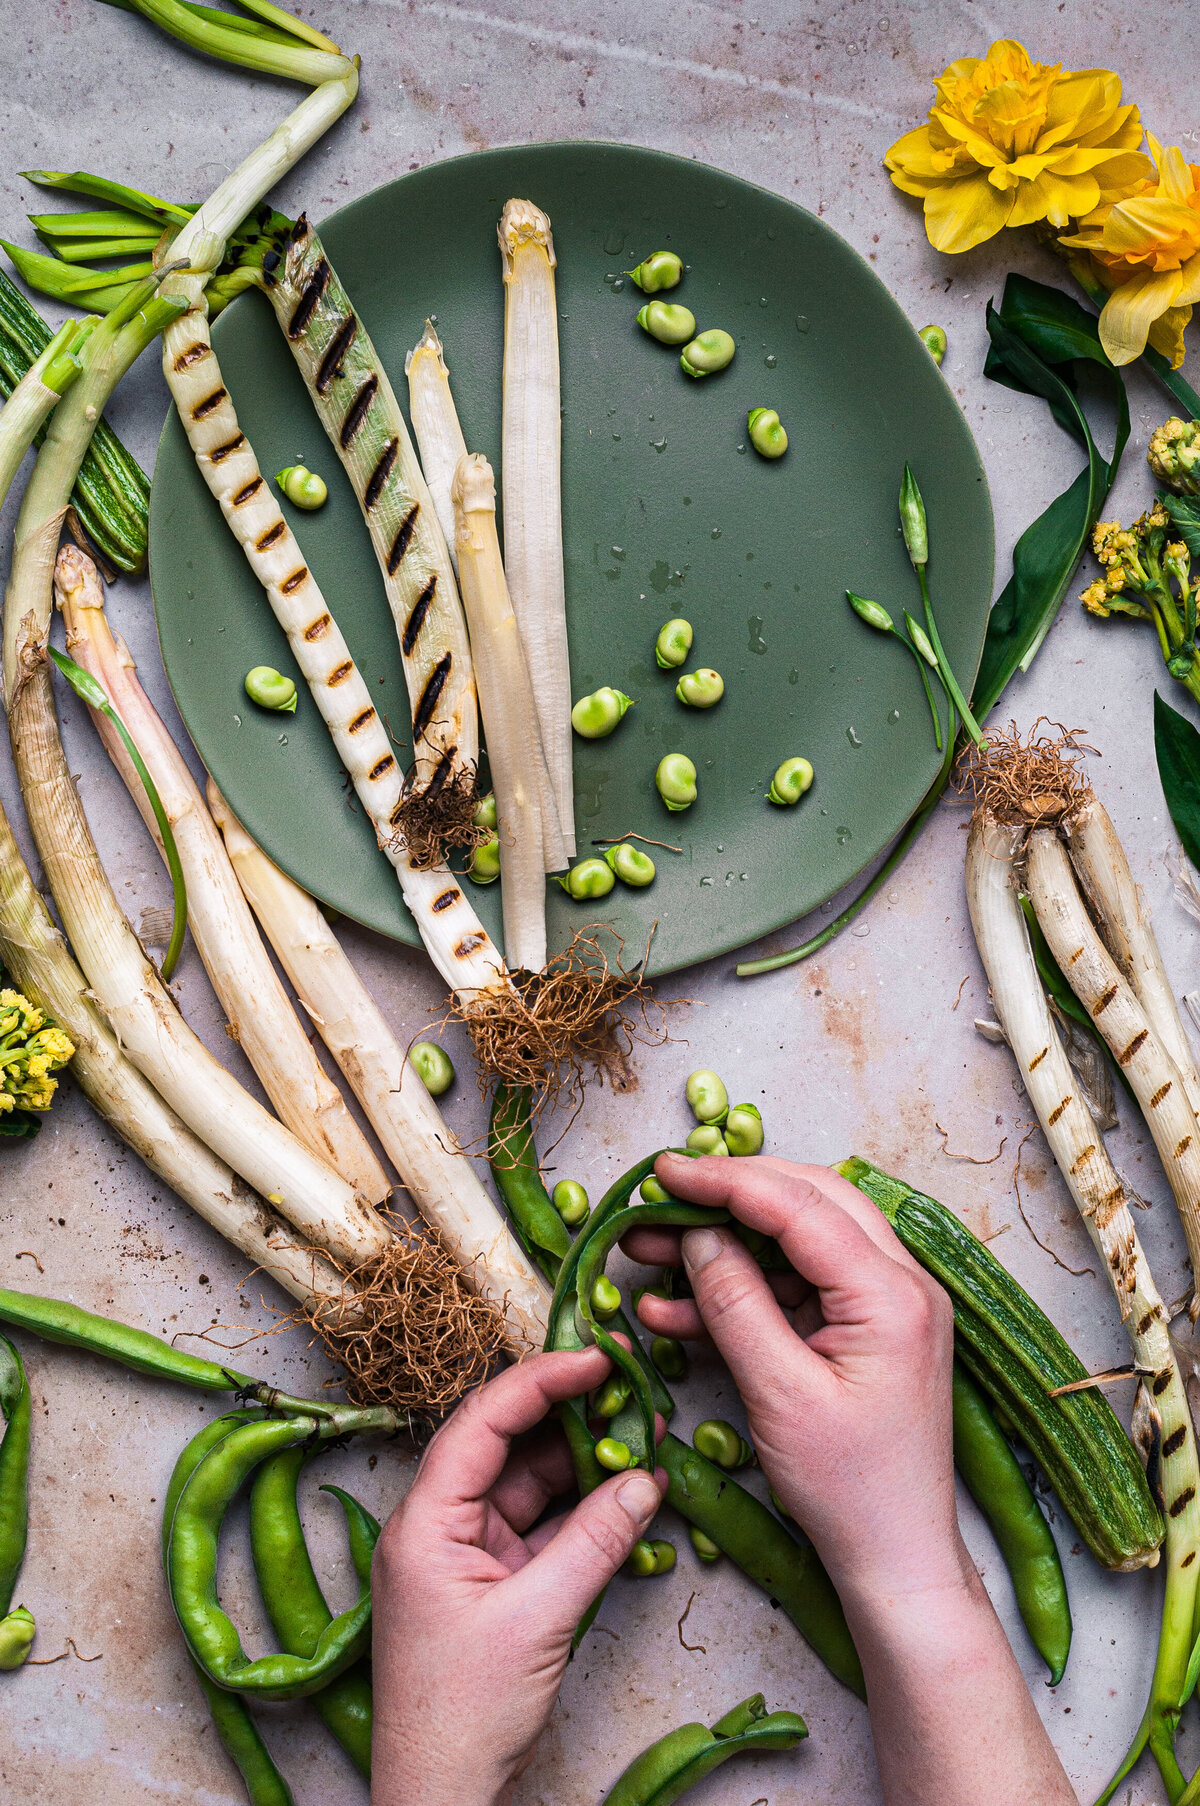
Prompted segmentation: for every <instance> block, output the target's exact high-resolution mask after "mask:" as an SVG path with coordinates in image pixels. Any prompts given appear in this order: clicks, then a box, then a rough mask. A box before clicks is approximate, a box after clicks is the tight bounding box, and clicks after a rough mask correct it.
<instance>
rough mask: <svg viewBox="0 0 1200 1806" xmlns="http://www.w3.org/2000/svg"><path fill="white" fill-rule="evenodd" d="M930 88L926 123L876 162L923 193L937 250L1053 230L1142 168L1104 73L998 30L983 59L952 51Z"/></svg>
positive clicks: (1113, 193)
mask: <svg viewBox="0 0 1200 1806" xmlns="http://www.w3.org/2000/svg"><path fill="white" fill-rule="evenodd" d="M934 88H935V89H936V91H937V99H936V100H935V102H934V104H933V106H932V107H931V108H930V109H929V123H928V124H927V125H923V126H919V127H918V128H917V130H916V131H914V132H908V133H906V134H905V136H904V137H903V138H899V139H897V141H896V143H895V144H893V145H892V147H891V149H890V150H889V151H888V153H887V156H886V157H885V158H884V163H885V165H886V166H887V168H888V169H889V170H890V171H891V177H892V181H893V182H894V183H895V184H896V186H897V188H901V189H903V190H904V192H905V194H914V195H918V196H919V197H920V198H921V199H922V200H923V201H924V203H925V230H926V232H927V233H928V234H929V242H930V243H931V244H932V245H933V246H934V247H935V248H936V249H937V250H939V251H969V250H970V249H971V248H972V246H973V245H978V244H982V243H983V241H984V240H985V239H988V238H993V237H994V236H995V234H996V233H997V232H999V231H1000V229H1001V228H1002V227H1003V226H1029V225H1033V224H1034V223H1035V222H1036V221H1039V220H1046V221H1048V222H1049V224H1050V225H1051V226H1054V227H1055V228H1057V229H1060V230H1061V229H1062V228H1063V227H1065V226H1067V225H1068V224H1069V222H1070V221H1071V220H1072V219H1079V218H1081V217H1082V216H1083V215H1084V214H1091V213H1093V212H1094V211H1095V210H1096V209H1097V208H1099V207H1101V206H1104V205H1111V204H1112V203H1113V202H1116V201H1120V200H1122V199H1123V198H1124V197H1125V196H1126V195H1130V194H1133V193H1134V192H1135V191H1136V190H1137V189H1138V188H1140V187H1141V186H1142V184H1143V183H1144V182H1145V180H1146V179H1147V177H1148V176H1149V175H1150V173H1151V171H1150V165H1149V160H1148V159H1147V158H1146V157H1144V156H1141V155H1139V154H1138V146H1139V145H1140V143H1141V141H1142V126H1141V122H1140V120H1139V117H1138V110H1137V108H1136V107H1135V106H1122V104H1121V80H1120V77H1119V76H1117V75H1114V74H1113V73H1112V71H1111V70H1108V69H1080V70H1077V71H1075V72H1074V73H1072V72H1071V71H1070V70H1065V69H1063V68H1062V66H1061V64H1057V63H1056V64H1054V65H1053V66H1051V65H1049V64H1047V63H1035V62H1033V61H1031V59H1030V57H1029V54H1028V52H1027V51H1026V50H1025V49H1024V47H1023V46H1022V45H1020V44H1018V43H1017V42H1016V41H1015V39H1013V38H1001V39H999V40H998V41H997V42H996V43H995V44H993V45H992V47H991V49H990V50H989V51H988V53H987V55H986V57H977V56H964V57H959V58H958V60H957V61H956V62H953V63H951V64H950V66H949V68H948V69H946V70H945V71H944V73H943V74H942V75H940V76H939V77H938V78H937V80H936V81H935V82H934Z"/></svg>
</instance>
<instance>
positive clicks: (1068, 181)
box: [1008, 170, 1097, 226]
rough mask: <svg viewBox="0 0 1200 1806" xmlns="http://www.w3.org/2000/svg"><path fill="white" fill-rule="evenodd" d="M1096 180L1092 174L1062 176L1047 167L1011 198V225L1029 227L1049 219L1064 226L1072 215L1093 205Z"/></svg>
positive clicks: (1022, 185)
mask: <svg viewBox="0 0 1200 1806" xmlns="http://www.w3.org/2000/svg"><path fill="white" fill-rule="evenodd" d="M1096 193H1097V190H1096V183H1095V181H1094V179H1093V178H1092V177H1091V176H1075V177H1071V178H1064V177H1062V176H1058V175H1055V174H1054V173H1053V172H1052V171H1051V170H1046V171H1044V172H1043V174H1042V175H1040V176H1038V177H1037V179H1036V180H1035V181H1033V182H1023V183H1022V184H1021V186H1020V188H1019V189H1018V191H1017V193H1016V195H1015V197H1014V199H1013V210H1012V212H1011V213H1010V215H1009V218H1008V223H1009V225H1010V226H1031V225H1033V224H1034V222H1035V221H1036V220H1040V219H1044V220H1049V222H1050V224H1051V225H1052V226H1065V225H1066V223H1067V221H1068V220H1069V219H1070V218H1071V216H1072V214H1075V213H1079V212H1082V211H1086V210H1087V209H1088V208H1089V207H1092V206H1094V205H1095V200H1096Z"/></svg>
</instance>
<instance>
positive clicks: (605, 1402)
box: [592, 1373, 633, 1417]
mask: <svg viewBox="0 0 1200 1806" xmlns="http://www.w3.org/2000/svg"><path fill="white" fill-rule="evenodd" d="M632 1391H633V1387H632V1386H631V1385H630V1384H629V1381H628V1380H627V1379H626V1378H625V1375H624V1374H623V1373H614V1374H612V1375H611V1376H610V1377H609V1378H608V1379H607V1380H605V1382H604V1384H603V1386H601V1388H600V1390H599V1391H598V1392H597V1393H596V1394H595V1395H594V1397H593V1399H592V1408H593V1410H594V1411H595V1413H596V1416H597V1417H615V1416H616V1415H617V1412H618V1411H620V1410H622V1409H623V1408H624V1406H625V1405H626V1404H628V1402H629V1394H630V1393H631V1392H632Z"/></svg>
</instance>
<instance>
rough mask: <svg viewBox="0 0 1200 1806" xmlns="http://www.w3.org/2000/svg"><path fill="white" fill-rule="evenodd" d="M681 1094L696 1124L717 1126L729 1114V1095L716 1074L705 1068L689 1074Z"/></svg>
mask: <svg viewBox="0 0 1200 1806" xmlns="http://www.w3.org/2000/svg"><path fill="white" fill-rule="evenodd" d="M683 1094H684V1096H685V1097H686V1098H687V1101H688V1104H689V1106H690V1108H691V1112H692V1115H693V1116H694V1117H695V1118H696V1121H697V1122H714V1123H718V1124H719V1123H723V1122H724V1121H725V1118H726V1116H727V1115H728V1114H729V1093H728V1091H726V1089H725V1086H724V1085H723V1084H722V1082H721V1080H720V1078H719V1077H718V1076H717V1074H716V1073H715V1072H710V1071H709V1070H708V1069H707V1067H701V1068H700V1070H699V1071H698V1072H689V1074H688V1077H687V1084H686V1085H685V1086H684V1092H683Z"/></svg>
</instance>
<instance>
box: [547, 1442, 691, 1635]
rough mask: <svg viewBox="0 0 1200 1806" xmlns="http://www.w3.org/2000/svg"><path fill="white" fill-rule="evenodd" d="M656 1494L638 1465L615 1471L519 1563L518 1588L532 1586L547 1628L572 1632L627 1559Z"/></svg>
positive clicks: (659, 1493) (658, 1502)
mask: <svg viewBox="0 0 1200 1806" xmlns="http://www.w3.org/2000/svg"><path fill="white" fill-rule="evenodd" d="M662 1499H663V1489H661V1488H660V1486H659V1483H658V1481H657V1479H656V1478H655V1477H654V1476H653V1475H652V1474H648V1473H646V1471H645V1469H644V1468H633V1469H630V1471H629V1472H627V1473H624V1474H615V1475H614V1476H613V1478H612V1479H611V1480H606V1481H605V1482H604V1484H603V1485H602V1486H598V1487H597V1488H596V1490H595V1492H591V1493H589V1494H588V1495H587V1497H586V1498H585V1499H581V1500H580V1502H579V1504H578V1505H576V1507H575V1509H574V1510H573V1511H572V1512H570V1513H569V1514H568V1516H567V1517H566V1518H565V1519H564V1520H563V1524H562V1528H561V1529H560V1530H559V1531H558V1532H557V1534H556V1535H555V1536H553V1537H551V1539H550V1541H549V1542H548V1543H547V1544H546V1546H545V1548H544V1549H541V1550H539V1552H538V1554H537V1555H535V1556H534V1558H533V1560H532V1561H531V1562H529V1563H527V1565H526V1566H525V1567H524V1568H522V1569H521V1572H520V1576H519V1578H520V1581H521V1585H522V1589H523V1590H524V1589H525V1588H531V1589H533V1590H534V1591H535V1592H536V1594H537V1599H538V1605H539V1610H540V1612H541V1614H542V1616H541V1622H542V1624H543V1626H544V1628H545V1630H546V1631H547V1632H548V1633H551V1634H553V1633H554V1632H558V1633H560V1634H561V1635H563V1636H566V1637H569V1636H571V1635H572V1633H573V1632H574V1629H575V1626H576V1625H577V1624H578V1622H579V1620H580V1618H582V1616H583V1614H584V1612H585V1611H586V1610H587V1608H588V1606H589V1605H590V1604H591V1603H592V1601H593V1599H594V1598H595V1597H596V1595H597V1593H600V1592H603V1590H604V1588H605V1587H606V1586H607V1585H608V1583H609V1581H610V1580H611V1579H612V1577H613V1575H614V1574H615V1573H616V1572H617V1570H618V1569H619V1568H620V1567H621V1566H622V1564H623V1563H624V1562H626V1561H628V1559H629V1557H630V1555H631V1554H632V1552H633V1545H634V1544H635V1543H636V1542H637V1540H638V1538H639V1537H640V1536H643V1535H644V1534H645V1532H646V1530H647V1529H648V1528H649V1526H650V1524H651V1522H652V1520H653V1518H654V1516H655V1514H656V1512H657V1511H658V1508H659V1506H660V1505H661V1504H662Z"/></svg>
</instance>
